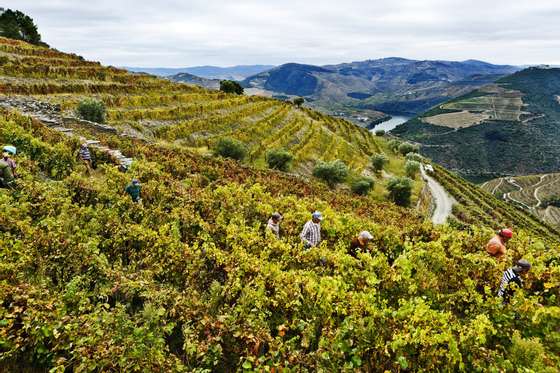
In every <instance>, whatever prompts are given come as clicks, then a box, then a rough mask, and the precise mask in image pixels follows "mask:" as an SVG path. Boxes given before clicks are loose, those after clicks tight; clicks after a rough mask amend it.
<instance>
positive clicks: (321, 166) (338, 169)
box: [313, 159, 348, 187]
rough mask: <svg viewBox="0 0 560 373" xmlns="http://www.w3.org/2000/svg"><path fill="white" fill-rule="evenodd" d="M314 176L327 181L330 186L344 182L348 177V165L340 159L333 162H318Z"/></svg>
mask: <svg viewBox="0 0 560 373" xmlns="http://www.w3.org/2000/svg"><path fill="white" fill-rule="evenodd" d="M313 176H315V177H316V178H319V179H321V180H323V181H325V182H326V183H327V184H328V185H329V186H330V187H334V186H336V184H339V183H342V182H343V181H344V180H346V178H347V177H348V166H346V164H345V163H344V162H343V161H341V160H340V159H337V160H334V161H332V162H322V161H319V162H317V165H316V166H315V168H314V169H313Z"/></svg>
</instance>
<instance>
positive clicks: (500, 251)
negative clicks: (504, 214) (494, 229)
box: [486, 228, 513, 258]
mask: <svg viewBox="0 0 560 373" xmlns="http://www.w3.org/2000/svg"><path fill="white" fill-rule="evenodd" d="M511 237H513V231H512V230H511V229H508V228H505V229H500V230H499V231H498V233H497V234H496V235H495V236H494V237H492V238H491V239H490V241H488V243H487V244H486V252H487V253H488V254H490V255H491V256H493V257H494V258H501V257H502V256H504V255H505V254H506V243H507V242H508V241H509V240H510V239H511Z"/></svg>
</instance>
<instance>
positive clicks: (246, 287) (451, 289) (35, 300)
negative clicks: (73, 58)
mask: <svg viewBox="0 0 560 373" xmlns="http://www.w3.org/2000/svg"><path fill="white" fill-rule="evenodd" d="M84 135H86V136H87V134H86V133H85V132H84ZM97 135H98V136H99V138H100V140H101V141H102V144H104V145H107V146H111V147H115V148H119V149H121V150H122V151H123V152H124V153H126V154H128V155H129V156H130V157H132V158H134V160H135V161H134V163H133V165H132V168H131V169H130V171H129V173H128V174H124V173H121V172H119V171H118V170H117V169H116V168H115V167H113V166H112V165H111V164H110V163H109V162H108V160H106V159H104V158H103V157H101V156H100V155H98V157H97V158H98V169H97V170H96V171H94V172H93V174H92V176H86V175H85V174H84V171H85V168H84V167H83V166H82V165H81V164H79V163H76V152H77V150H78V147H79V142H77V141H76V140H74V139H73V138H71V137H66V136H64V135H63V134H60V133H58V132H56V131H53V130H51V129H47V128H45V127H44V126H43V125H42V124H41V123H39V122H37V121H34V120H30V119H29V118H26V117H23V116H21V115H18V114H8V113H5V112H2V113H0V142H1V143H6V142H12V143H14V144H16V145H17V146H18V150H19V153H18V154H19V155H18V161H19V170H20V174H21V179H20V180H19V186H20V188H19V191H17V192H14V193H12V192H9V191H7V190H3V189H0V259H1V263H2V264H1V266H0V297H1V299H2V300H3V301H2V302H1V303H0V325H1V327H0V352H1V354H0V364H1V366H2V367H3V369H7V371H40V370H51V369H52V370H53V371H56V370H60V371H62V370H68V369H69V370H73V371H92V370H99V371H168V372H181V371H185V372H186V371H216V372H228V371H241V370H257V371H261V370H264V371H276V370H284V369H286V368H287V369H290V370H294V371H317V370H326V371H334V370H348V371H350V370H361V371H370V372H373V371H379V370H391V371H399V370H406V369H410V370H412V371H419V370H432V371H433V370H455V371H477V370H488V369H496V370H511V369H512V367H517V368H526V369H532V370H533V371H549V372H553V371H554V369H555V368H554V367H557V366H558V364H560V361H559V360H558V356H560V349H559V346H558V343H557V342H558V339H559V338H560V335H559V332H558V328H557V326H558V323H559V322H560V308H559V307H558V306H557V299H558V297H559V296H560V280H559V279H560V277H559V276H558V274H559V273H560V267H559V266H558V257H559V255H560V252H559V250H558V246H557V245H554V246H549V247H547V249H546V250H543V248H544V243H543V242H542V241H540V240H538V239H536V237H535V236H527V235H526V233H524V231H523V230H522V229H521V230H518V231H517V234H516V237H515V238H514V240H512V242H510V244H509V246H508V247H509V249H510V253H509V256H510V257H511V258H512V259H516V258H520V257H521V256H523V257H526V258H529V259H530V260H531V262H532V263H533V266H534V267H533V268H534V269H533V271H532V272H531V274H530V276H529V277H528V279H527V281H528V283H527V289H528V294H527V295H525V296H524V295H522V294H521V292H519V294H518V296H517V297H515V298H514V299H513V300H512V304H511V305H509V306H505V307H504V306H503V305H502V304H501V301H500V300H499V299H498V298H496V297H494V296H493V295H494V294H495V292H496V289H497V285H498V280H499V278H500V275H501V273H502V271H503V270H504V269H505V268H506V266H508V265H509V260H507V261H503V262H499V263H498V262H496V261H495V260H494V259H492V258H489V257H488V256H487V255H486V253H485V252H484V251H483V250H482V247H483V244H484V242H485V240H486V239H488V237H489V236H490V235H491V234H492V231H491V230H489V229H485V228H482V229H480V228H477V227H474V226H473V227H471V228H470V230H469V231H468V232H460V231H456V230H454V229H452V228H449V227H441V228H434V227H433V226H432V225H431V224H429V223H426V222H424V219H422V218H421V217H419V216H417V215H416V214H415V213H414V212H413V211H412V210H406V209H402V208H398V207H396V206H394V205H392V204H387V203H379V202H375V201H374V200H372V199H371V198H368V197H355V196H352V195H350V194H348V193H346V192H343V191H342V192H341V191H337V192H333V191H330V190H328V189H326V188H324V187H321V186H320V185H317V184H310V183H307V182H305V181H303V180H301V179H300V178H296V177H293V176H288V175H285V174H282V173H277V172H270V171H259V170H255V169H251V168H247V167H243V166H240V165H239V164H237V163H235V162H231V161H221V160H219V159H212V158H208V157H202V156H200V155H196V154H193V153H190V152H189V151H187V150H185V149H182V148H179V147H176V146H171V145H169V144H146V143H144V142H141V141H138V140H131V139H126V138H121V137H115V136H113V135H99V134H97ZM133 176H134V177H138V178H139V179H140V181H141V182H142V185H143V190H142V199H143V202H142V204H141V205H138V204H135V203H133V202H131V201H130V199H129V198H128V197H127V196H125V195H123V189H124V187H125V185H126V184H127V183H128V182H129V180H130V178H131V177H133ZM315 209H319V210H321V211H323V213H324V214H325V217H326V218H325V220H324V222H323V228H322V230H323V239H324V241H323V243H322V244H321V245H320V247H318V248H314V249H311V250H308V251H304V250H303V247H302V245H301V243H299V238H298V234H299V231H300V229H301V226H302V224H303V223H304V222H305V221H306V220H307V219H308V216H309V214H310V212H311V211H313V210H315ZM276 210H278V211H281V212H282V213H283V214H284V220H283V222H282V231H281V234H282V239H281V240H275V239H272V238H271V237H270V236H267V235H266V234H265V232H264V224H265V222H266V219H267V218H268V216H269V215H270V214H271V213H272V212H273V211H276ZM363 229H367V230H369V231H370V232H372V234H373V236H374V239H373V240H372V242H371V244H370V245H371V255H370V254H358V257H357V258H353V257H351V256H350V255H348V254H347V251H346V250H347V245H348V241H349V240H350V238H351V237H352V236H353V235H355V234H356V233H357V232H359V231H361V230H363ZM527 355H530V356H532V358H531V359H526V358H525V357H526V356H527Z"/></svg>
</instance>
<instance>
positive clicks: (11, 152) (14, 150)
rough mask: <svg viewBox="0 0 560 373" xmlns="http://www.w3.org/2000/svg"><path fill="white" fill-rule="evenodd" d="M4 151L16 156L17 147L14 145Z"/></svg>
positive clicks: (7, 146) (5, 147) (6, 147)
mask: <svg viewBox="0 0 560 373" xmlns="http://www.w3.org/2000/svg"><path fill="white" fill-rule="evenodd" d="M2 150H3V151H5V152H8V153H10V154H16V147H15V146H12V145H6V146H4V148H3V149H2Z"/></svg>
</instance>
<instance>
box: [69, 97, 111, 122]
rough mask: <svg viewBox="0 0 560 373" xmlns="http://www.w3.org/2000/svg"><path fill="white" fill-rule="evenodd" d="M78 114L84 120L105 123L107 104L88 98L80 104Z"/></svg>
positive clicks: (77, 109)
mask: <svg viewBox="0 0 560 373" xmlns="http://www.w3.org/2000/svg"><path fill="white" fill-rule="evenodd" d="M76 113H77V114H78V116H79V117H80V118H82V119H85V120H89V121H92V122H97V123H105V113H106V109H105V104H104V103H103V102H101V101H98V100H95V99H90V98H86V99H84V100H82V101H80V103H79V104H78V107H77V108H76Z"/></svg>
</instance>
